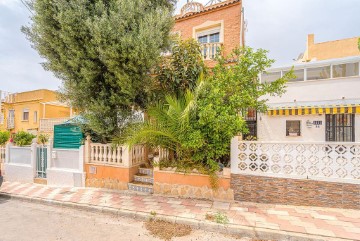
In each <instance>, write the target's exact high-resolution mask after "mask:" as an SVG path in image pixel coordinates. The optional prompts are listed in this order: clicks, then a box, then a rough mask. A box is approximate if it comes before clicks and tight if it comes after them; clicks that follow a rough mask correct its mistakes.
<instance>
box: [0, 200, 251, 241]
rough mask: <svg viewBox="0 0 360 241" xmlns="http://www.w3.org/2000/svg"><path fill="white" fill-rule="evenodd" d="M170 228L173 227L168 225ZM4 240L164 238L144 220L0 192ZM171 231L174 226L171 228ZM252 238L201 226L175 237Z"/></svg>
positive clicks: (205, 240) (206, 240) (202, 240)
mask: <svg viewBox="0 0 360 241" xmlns="http://www.w3.org/2000/svg"><path fill="white" fill-rule="evenodd" d="M168 229H170V228H168ZM0 230H1V231H0V240H1V241H33V240H36V241H55V240H58V241H60V240H65V241H66V240H71V241H84V240H86V241H161V240H162V239H160V238H158V237H156V236H153V235H152V234H151V233H150V232H149V231H148V230H147V229H146V226H145V224H144V222H143V221H142V220H137V219H133V218H129V217H119V216H117V215H109V214H104V213H95V212H89V211H85V210H76V212H74V209H73V208H66V207H61V206H54V205H43V204H39V203H32V202H24V201H20V200H15V199H9V198H5V197H3V198H2V197H1V195H0ZM169 231H171V230H169ZM235 238H236V240H237V241H252V240H251V239H249V238H246V237H239V236H231V235H226V234H221V233H215V232H207V231H204V230H201V229H193V230H192V231H191V233H190V234H189V235H186V236H183V237H174V238H172V239H171V240H172V241H191V240H193V241H195V240H196V241H217V240H219V241H233V240H234V239H235Z"/></svg>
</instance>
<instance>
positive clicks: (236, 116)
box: [192, 47, 294, 166]
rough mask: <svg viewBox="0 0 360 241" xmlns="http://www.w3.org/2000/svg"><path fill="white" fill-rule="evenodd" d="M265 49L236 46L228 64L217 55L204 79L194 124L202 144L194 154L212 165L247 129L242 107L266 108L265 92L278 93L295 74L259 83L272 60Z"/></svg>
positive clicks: (283, 89)
mask: <svg viewBox="0 0 360 241" xmlns="http://www.w3.org/2000/svg"><path fill="white" fill-rule="evenodd" d="M266 53H267V51H265V50H262V49H259V50H257V51H255V50H253V49H252V48H249V47H247V48H242V49H235V50H234V51H233V53H232V56H231V57H230V59H232V60H235V62H234V63H233V64H230V65H229V64H228V62H227V59H226V58H224V57H221V56H219V58H218V64H217V65H216V66H215V68H214V69H213V74H212V75H210V76H208V78H207V79H206V85H205V87H204V88H203V90H202V91H201V93H200V95H199V97H198V98H197V103H196V116H197V121H194V122H192V123H193V125H194V126H193V128H194V129H197V130H200V131H201V134H202V137H203V139H204V140H205V141H204V145H203V146H202V147H201V148H199V149H198V150H197V151H196V153H195V155H194V156H193V158H194V159H195V160H201V161H205V162H206V163H208V164H209V165H211V166H214V162H215V161H216V162H221V161H223V162H226V161H227V160H228V158H229V154H230V141H231V138H233V137H234V136H235V135H237V134H239V133H246V132H247V131H248V130H247V127H246V122H245V120H244V119H243V118H241V116H240V114H241V113H242V111H243V110H247V109H248V108H254V109H256V110H258V111H265V110H266V101H267V99H266V96H267V95H272V96H273V95H281V94H282V93H284V92H285V83H286V82H287V80H289V79H291V78H293V77H294V75H293V71H290V72H288V73H287V74H286V75H284V76H283V77H282V78H280V79H278V80H277V81H275V82H272V83H261V82H260V80H259V77H258V76H259V75H260V74H261V73H262V72H264V71H265V69H267V68H269V67H270V66H271V64H272V63H273V62H274V61H273V60H270V59H268V58H267V56H266Z"/></svg>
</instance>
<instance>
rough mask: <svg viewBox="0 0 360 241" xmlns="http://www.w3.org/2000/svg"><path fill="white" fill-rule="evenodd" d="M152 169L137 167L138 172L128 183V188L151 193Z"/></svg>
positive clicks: (152, 182)
mask: <svg viewBox="0 0 360 241" xmlns="http://www.w3.org/2000/svg"><path fill="white" fill-rule="evenodd" d="M153 184H154V177H153V169H152V168H139V172H138V173H137V174H135V176H134V181H133V182H131V183H128V188H129V190H131V191H135V192H143V193H148V194H151V193H153Z"/></svg>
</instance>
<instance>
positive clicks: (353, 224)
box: [1, 182, 360, 240]
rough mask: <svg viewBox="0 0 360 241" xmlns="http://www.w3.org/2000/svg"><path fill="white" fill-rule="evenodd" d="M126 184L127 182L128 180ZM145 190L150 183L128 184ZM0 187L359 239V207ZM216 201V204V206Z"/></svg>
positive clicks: (101, 204) (14, 185) (17, 185)
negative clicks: (224, 201) (304, 205)
mask: <svg viewBox="0 0 360 241" xmlns="http://www.w3.org/2000/svg"><path fill="white" fill-rule="evenodd" d="M129 187H130V186H129ZM132 188H133V189H135V190H139V189H140V190H145V191H149V189H152V188H151V187H144V186H133V187H132ZM1 192H2V193H5V194H16V195H21V196H26V197H32V198H43V199H47V200H59V201H65V202H72V203H79V204H80V203H81V204H88V205H94V206H98V207H111V208H116V209H122V210H131V211H139V212H145V213H149V215H150V212H151V211H156V213H158V214H164V215H168V216H177V217H179V218H188V219H196V220H202V221H204V220H205V217H206V214H207V213H216V212H219V211H220V212H222V213H224V214H225V215H226V216H227V217H228V218H229V221H230V224H234V225H243V226H248V227H259V228H265V229H271V230H280V231H287V232H296V233H303V234H312V235H323V236H324V237H327V238H326V240H331V238H333V237H337V238H344V239H346V238H347V239H351V240H360V220H359V218H358V217H360V210H342V209H331V208H319V207H298V206H290V205H289V206H285V205H282V206H278V205H267V204H256V203H231V204H230V203H220V202H211V201H205V200H194V199H181V198H172V197H163V196H143V195H140V194H136V193H129V192H120V191H119V192H114V191H109V190H102V189H92V188H59V187H49V186H43V185H38V184H21V183H16V182H12V183H9V182H4V183H3V186H2V187H1ZM219 207H220V208H219Z"/></svg>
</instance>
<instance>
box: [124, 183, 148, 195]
mask: <svg viewBox="0 0 360 241" xmlns="http://www.w3.org/2000/svg"><path fill="white" fill-rule="evenodd" d="M128 188H129V190H131V191H135V192H143V193H153V185H152V184H150V183H146V182H135V181H134V182H131V183H128Z"/></svg>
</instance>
